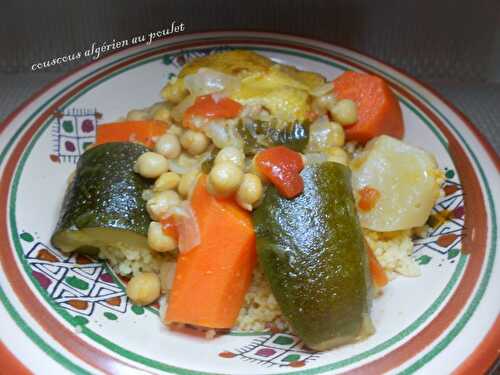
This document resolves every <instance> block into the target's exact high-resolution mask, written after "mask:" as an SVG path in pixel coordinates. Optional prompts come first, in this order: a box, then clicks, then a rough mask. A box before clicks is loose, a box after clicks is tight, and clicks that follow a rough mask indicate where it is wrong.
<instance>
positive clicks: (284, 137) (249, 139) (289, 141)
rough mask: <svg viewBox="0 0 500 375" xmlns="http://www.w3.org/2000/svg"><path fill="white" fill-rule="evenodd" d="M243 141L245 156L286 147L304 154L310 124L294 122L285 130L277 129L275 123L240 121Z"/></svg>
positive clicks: (239, 128) (238, 129)
mask: <svg viewBox="0 0 500 375" xmlns="http://www.w3.org/2000/svg"><path fill="white" fill-rule="evenodd" d="M236 130H237V131H238V134H239V136H240V138H241V140H242V141H243V148H244V152H245V155H253V154H256V153H257V152H259V151H261V150H262V149H264V148H267V147H272V146H286V147H288V148H289V149H292V150H294V151H297V152H303V151H304V150H305V148H306V147H307V142H308V141H309V122H308V121H305V122H304V123H300V122H293V123H289V124H287V125H286V126H285V127H283V128H280V129H278V128H276V124H274V123H273V122H266V121H258V120H249V119H245V120H240V121H239V122H238V125H237V127H236Z"/></svg>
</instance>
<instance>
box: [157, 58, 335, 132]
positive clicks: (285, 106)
mask: <svg viewBox="0 0 500 375" xmlns="http://www.w3.org/2000/svg"><path fill="white" fill-rule="evenodd" d="M207 68H208V69H210V70H211V71H212V72H213V71H217V72H220V73H224V74H225V75H228V76H231V77H234V78H236V79H237V80H238V81H240V82H239V85H236V84H233V83H232V82H231V80H229V79H227V77H224V79H220V80H219V79H216V78H215V77H214V76H213V75H212V77H210V79H206V78H202V77H201V76H202V75H203V74H201V75H196V76H194V75H193V74H194V73H198V72H200V71H202V73H203V70H204V69H205V73H206V69H207ZM194 77H196V79H195V81H196V84H193V83H192V82H186V81H189V80H191V79H192V78H194ZM198 82H203V83H200V84H199V83H198ZM206 82H217V84H210V85H209V84H207V83H206ZM324 82H325V80H324V78H323V77H322V76H321V75H319V74H317V73H313V72H304V71H300V70H298V69H296V68H294V67H291V66H286V65H281V64H275V63H274V62H273V61H271V60H270V59H269V58H267V57H265V56H262V55H259V54H257V53H255V52H252V51H242V50H234V51H224V52H221V53H216V54H210V55H207V56H203V57H200V58H197V59H194V60H192V61H190V62H189V63H187V64H186V65H185V66H184V67H183V69H182V70H181V72H180V73H179V76H178V78H177V79H176V80H174V81H172V82H169V83H168V85H167V86H166V87H165V88H164V89H163V91H162V94H163V96H164V97H165V98H167V99H169V100H172V101H173V102H175V103H177V102H179V101H180V99H182V98H184V96H185V95H187V94H188V92H189V91H188V90H187V89H186V87H188V86H189V87H191V88H192V90H193V91H194V92H197V93H198V92H200V93H201V92H203V91H202V90H205V92H207V91H211V90H207V88H208V87H209V86H211V87H215V88H216V90H217V91H219V90H220V89H222V87H223V86H224V91H228V94H229V97H230V98H231V99H233V100H236V101H237V102H239V103H240V104H254V105H259V106H264V107H266V108H267V109H268V110H269V111H270V112H271V114H273V116H275V117H277V118H278V119H279V120H280V121H284V122H289V121H294V120H299V121H303V120H304V119H305V118H306V115H307V113H308V111H309V107H310V106H309V100H308V99H309V97H308V93H309V91H312V90H314V89H315V88H317V87H318V86H321V85H322V84H323V83H324ZM237 86H238V87H237ZM199 87H201V90H200V89H198V88H199ZM236 87H237V88H236Z"/></svg>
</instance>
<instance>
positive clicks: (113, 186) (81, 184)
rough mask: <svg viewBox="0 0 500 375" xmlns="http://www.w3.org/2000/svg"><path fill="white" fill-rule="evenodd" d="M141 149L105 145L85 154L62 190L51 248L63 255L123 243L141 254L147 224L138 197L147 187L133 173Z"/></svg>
mask: <svg viewBox="0 0 500 375" xmlns="http://www.w3.org/2000/svg"><path fill="white" fill-rule="evenodd" d="M146 151H147V148H146V147H144V146H142V145H139V144H135V143H106V144H102V145H99V146H96V147H93V148H91V149H89V150H87V151H86V152H85V153H84V154H83V155H82V156H81V158H80V160H79V161H78V164H77V167H76V172H75V177H74V178H73V180H72V182H71V183H70V185H69V186H68V189H67V190H66V195H65V197H64V202H63V205H62V209H61V213H60V217H59V222H58V224H57V228H56V230H55V231H54V234H53V236H52V243H53V244H54V245H55V246H56V247H58V248H59V249H61V250H62V251H64V252H70V251H75V250H80V251H90V250H91V251H93V252H97V249H98V248H100V247H102V246H108V247H109V246H111V247H112V246H117V245H118V244H126V245H129V246H130V247H136V248H143V249H147V240H146V236H147V232H148V226H149V222H150V221H151V219H150V218H149V215H148V213H147V211H146V202H145V201H144V200H143V199H142V192H143V191H144V190H145V189H149V188H150V187H151V182H150V181H149V180H147V179H144V178H143V177H141V176H139V175H138V174H137V173H134V171H133V165H134V162H135V160H136V159H137V158H138V157H139V156H140V155H142V154H143V153H144V152H146Z"/></svg>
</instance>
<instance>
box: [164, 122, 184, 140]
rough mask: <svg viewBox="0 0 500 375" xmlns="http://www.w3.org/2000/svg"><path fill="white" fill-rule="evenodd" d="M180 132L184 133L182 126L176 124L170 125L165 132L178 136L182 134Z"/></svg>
mask: <svg viewBox="0 0 500 375" xmlns="http://www.w3.org/2000/svg"><path fill="white" fill-rule="evenodd" d="M182 133H184V129H182V127H180V126H177V125H170V127H169V128H168V130H167V134H173V135H176V136H178V137H179V136H180V135H182Z"/></svg>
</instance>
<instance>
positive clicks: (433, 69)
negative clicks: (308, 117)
mask: <svg viewBox="0 0 500 375" xmlns="http://www.w3.org/2000/svg"><path fill="white" fill-rule="evenodd" d="M172 20H176V21H177V22H184V24H185V25H186V29H187V30H186V31H187V32H195V31H208V30H228V29H252V30H262V31H275V32H283V33H292V34H298V35H301V36H306V37H313V38H317V39H321V40H324V41H327V42H331V43H335V44H339V45H342V46H346V47H350V48H354V49H356V50H359V51H361V52H364V53H367V54H369V55H372V56H374V57H376V58H378V59H381V60H382V61H384V62H387V63H389V64H392V65H395V66H396V67H398V68H400V69H403V70H405V71H407V72H408V73H410V74H411V75H413V76H415V77H417V78H418V79H421V80H423V81H424V82H425V83H428V84H430V85H431V86H432V87H433V88H434V89H436V90H437V91H438V92H439V93H441V94H443V95H444V96H445V97H446V98H447V99H449V100H450V101H451V102H453V103H454V104H455V105H456V106H457V107H458V108H459V109H461V110H462V111H463V112H465V114H466V115H468V116H469V117H470V118H471V120H472V121H473V122H474V123H476V124H477V126H478V127H479V128H480V129H481V131H482V132H483V133H484V134H485V135H486V136H487V138H488V139H489V141H490V142H491V143H492V144H494V146H495V148H496V150H497V151H498V150H499V149H500V130H499V128H500V126H499V124H498V123H499V121H500V0H478V1H471V0H468V1H459V0H455V1H452V0H435V1H430V0H420V1H418V0H379V1H372V0H351V1H333V0H332V1H305V0H288V1H285V0H275V1H272V0H265V1H262V0H251V1H235V0H233V1H221V0H211V1H187V0H184V1H178V0H170V1H166V0H164V1H160V0H143V1H128V0H86V1H81V0H70V1H68V0H46V1H31V0H7V1H5V0H3V1H2V2H1V5H0V120H2V119H3V118H5V117H6V116H7V115H8V113H10V112H11V111H13V110H14V109H15V107H16V106H17V105H19V104H20V103H21V102H22V101H23V100H25V99H26V98H28V97H29V96H30V95H31V94H32V93H33V92H34V91H36V90H37V89H38V88H40V87H41V86H43V85H45V84H46V83H48V82H50V81H52V80H53V79H55V78H57V77H58V76H60V75H61V74H63V73H64V72H65V71H67V70H71V69H74V68H75V66H76V64H75V63H70V64H63V65H59V66H57V67H55V68H51V69H46V70H43V71H38V72H31V65H32V64H33V63H36V62H40V61H44V60H50V59H52V58H54V57H59V56H63V55H67V54H70V53H72V52H76V51H79V50H82V49H85V48H87V47H88V46H89V45H90V44H91V43H92V42H97V43H98V42H101V43H102V42H105V41H108V42H110V41H112V40H113V38H115V39H117V40H121V39H129V38H131V37H132V36H134V35H139V34H144V33H147V32H150V31H155V30H160V29H163V28H165V27H168V25H170V23H171V21H172ZM84 61H85V60H84V59H81V60H79V63H83V62H84Z"/></svg>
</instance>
